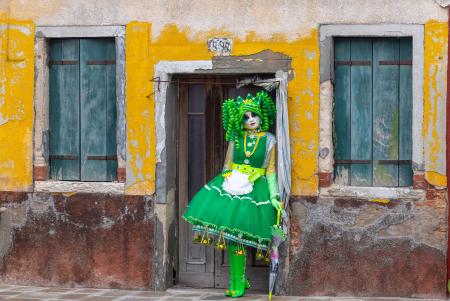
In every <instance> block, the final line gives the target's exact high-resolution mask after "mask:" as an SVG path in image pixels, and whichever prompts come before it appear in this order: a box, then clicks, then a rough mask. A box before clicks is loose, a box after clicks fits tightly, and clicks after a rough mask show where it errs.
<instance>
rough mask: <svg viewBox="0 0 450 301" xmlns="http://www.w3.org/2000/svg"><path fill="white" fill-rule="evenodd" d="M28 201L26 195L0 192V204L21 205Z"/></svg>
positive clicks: (14, 192) (23, 193) (24, 193)
mask: <svg viewBox="0 0 450 301" xmlns="http://www.w3.org/2000/svg"><path fill="white" fill-rule="evenodd" d="M27 199H28V193H26V192H18V191H0V204H6V203H22V202H24V201H26V200H27Z"/></svg>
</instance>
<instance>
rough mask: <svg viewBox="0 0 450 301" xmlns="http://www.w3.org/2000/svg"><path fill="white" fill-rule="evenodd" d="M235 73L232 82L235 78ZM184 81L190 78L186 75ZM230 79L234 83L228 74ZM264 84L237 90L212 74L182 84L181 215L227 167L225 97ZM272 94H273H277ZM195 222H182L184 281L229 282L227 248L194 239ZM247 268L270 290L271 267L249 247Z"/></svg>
mask: <svg viewBox="0 0 450 301" xmlns="http://www.w3.org/2000/svg"><path fill="white" fill-rule="evenodd" d="M235 81H236V79H235V78H234V79H233V80H232V82H235ZM183 82H185V80H183ZM227 82H230V80H229V79H228V80H227ZM259 90H261V89H260V88H256V87H252V88H241V89H236V88H235V85H234V84H228V83H224V80H223V79H220V78H219V79H218V78H210V79H208V80H206V81H205V80H202V81H201V82H200V83H196V81H195V80H192V83H191V84H189V83H187V84H180V85H179V97H180V99H179V134H178V143H179V144H178V145H179V147H178V160H179V162H178V190H179V204H180V213H179V214H180V218H181V215H182V214H183V213H184V208H185V207H186V206H187V204H188V201H189V200H190V199H191V198H192V197H193V196H194V195H195V194H196V193H197V191H198V190H199V189H200V188H201V187H202V186H203V185H204V184H206V183H207V182H208V181H210V180H211V179H212V178H213V177H215V176H216V175H217V174H218V173H219V172H220V171H221V170H222V168H223V163H224V162H223V161H224V158H225V151H226V147H227V143H226V142H225V141H224V133H223V128H222V123H221V106H222V103H223V101H224V99H227V98H235V97H237V96H238V95H239V96H242V97H245V96H246V95H247V93H249V92H252V93H255V92H257V91H259ZM272 96H273V95H272ZM191 229H192V227H191V226H190V224H188V223H186V222H184V221H180V240H179V243H180V257H179V262H180V265H179V269H180V270H179V282H180V283H181V284H185V285H190V286H195V287H216V288H225V287H228V282H229V264H228V256H227V255H226V251H219V250H216V249H214V248H213V247H211V246H209V247H204V246H202V245H198V244H193V243H192V239H193V231H192V230H191ZM248 251H249V252H248V253H249V257H248V260H247V268H246V273H247V276H248V277H249V279H250V281H251V284H252V288H253V289H266V288H267V285H268V267H267V265H266V264H264V263H262V262H256V261H255V260H254V258H255V256H254V253H255V250H254V249H253V248H249V249H248Z"/></svg>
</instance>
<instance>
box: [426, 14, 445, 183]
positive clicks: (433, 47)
mask: <svg viewBox="0 0 450 301" xmlns="http://www.w3.org/2000/svg"><path fill="white" fill-rule="evenodd" d="M447 40H448V25H447V23H446V22H436V21H429V22H427V23H426V24H425V61H424V63H425V66H424V120H423V139H424V158H425V171H426V173H425V177H426V179H427V181H428V182H429V183H430V184H432V185H436V186H447V178H446V176H445V173H446V160H445V155H446V154H445V151H446V142H445V127H446V120H445V117H446V98H447Z"/></svg>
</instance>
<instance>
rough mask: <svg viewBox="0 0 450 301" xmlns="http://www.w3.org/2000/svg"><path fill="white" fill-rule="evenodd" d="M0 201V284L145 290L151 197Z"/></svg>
mask: <svg viewBox="0 0 450 301" xmlns="http://www.w3.org/2000/svg"><path fill="white" fill-rule="evenodd" d="M0 204H1V205H2V206H4V207H6V208H7V210H6V211H5V212H3V213H2V214H1V216H0V220H1V222H0V232H1V233H0V255H1V257H2V258H3V260H2V265H1V266H0V279H1V281H3V282H4V283H11V284H23V285H40V286H70V287H108V288H151V287H152V274H153V273H152V266H153V253H154V247H153V246H154V241H153V237H154V234H153V233H154V224H155V217H154V213H153V201H152V200H151V198H149V197H143V196H123V195H106V194H88V193H78V194H61V193H56V194H53V193H15V192H0Z"/></svg>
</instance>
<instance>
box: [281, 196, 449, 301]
mask: <svg viewBox="0 0 450 301" xmlns="http://www.w3.org/2000/svg"><path fill="white" fill-rule="evenodd" d="M445 194H446V193H445V191H441V192H439V193H437V194H435V195H434V196H433V198H428V199H425V198H424V197H423V196H422V197H418V198H413V199H402V200H391V201H390V202H388V203H377V202H372V201H370V200H369V199H358V198H319V200H317V201H306V200H297V201H295V200H294V202H293V204H292V208H291V213H292V221H291V248H290V257H291V262H290V266H289V276H288V281H287V283H286V291H287V292H288V293H289V294H293V295H326V296H391V297H393V296H402V297H405V296H409V297H421V298H445V297H446V277H447V265H446V253H447V242H446V237H447V219H446V203H447V202H446V197H445Z"/></svg>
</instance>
